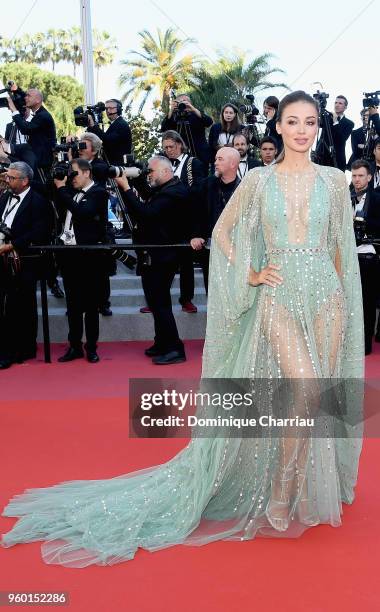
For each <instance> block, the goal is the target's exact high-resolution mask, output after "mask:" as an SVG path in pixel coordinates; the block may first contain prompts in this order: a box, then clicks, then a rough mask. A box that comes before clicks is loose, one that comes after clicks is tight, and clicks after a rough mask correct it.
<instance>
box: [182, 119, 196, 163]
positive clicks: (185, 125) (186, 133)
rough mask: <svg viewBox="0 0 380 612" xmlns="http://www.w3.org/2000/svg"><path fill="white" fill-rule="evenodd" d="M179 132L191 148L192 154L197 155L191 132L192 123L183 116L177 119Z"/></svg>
mask: <svg viewBox="0 0 380 612" xmlns="http://www.w3.org/2000/svg"><path fill="white" fill-rule="evenodd" d="M177 132H178V134H179V135H180V136H181V137H182V138H183V140H184V141H185V143H187V146H188V148H189V152H190V155H191V156H192V157H196V153H195V146H194V140H193V135H192V133H191V127H190V123H189V122H188V121H187V120H186V119H183V118H179V119H177Z"/></svg>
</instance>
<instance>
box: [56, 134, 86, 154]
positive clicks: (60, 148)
mask: <svg viewBox="0 0 380 612" xmlns="http://www.w3.org/2000/svg"><path fill="white" fill-rule="evenodd" d="M70 149H71V153H72V156H73V157H76V156H77V155H78V153H79V151H83V149H87V143H85V142H79V141H78V140H73V141H72V142H66V139H65V137H62V138H61V142H60V143H59V144H56V145H55V147H54V149H53V152H54V153H60V152H62V153H67V152H68V151H70Z"/></svg>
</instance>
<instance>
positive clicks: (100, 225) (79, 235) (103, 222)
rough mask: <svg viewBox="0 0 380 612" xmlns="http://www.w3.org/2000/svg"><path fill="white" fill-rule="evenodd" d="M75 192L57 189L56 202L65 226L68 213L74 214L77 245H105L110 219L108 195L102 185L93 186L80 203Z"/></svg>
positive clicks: (64, 188) (66, 188)
mask: <svg viewBox="0 0 380 612" xmlns="http://www.w3.org/2000/svg"><path fill="white" fill-rule="evenodd" d="M75 193H76V192H75V191H73V190H72V189H70V188H68V187H60V188H59V189H57V193H56V197H55V202H56V206H57V210H58V214H59V216H60V219H61V222H62V224H63V225H64V223H65V219H66V212H67V211H68V210H70V211H71V213H72V220H73V230H74V234H75V240H76V243H77V244H99V243H101V244H104V243H105V242H106V227H107V217H108V193H107V191H106V190H105V189H104V188H103V187H101V186H100V185H96V184H95V185H93V186H92V187H91V188H90V189H89V190H88V191H87V192H86V193H85V194H84V196H83V198H82V199H81V200H80V201H79V202H75V201H74V196H75Z"/></svg>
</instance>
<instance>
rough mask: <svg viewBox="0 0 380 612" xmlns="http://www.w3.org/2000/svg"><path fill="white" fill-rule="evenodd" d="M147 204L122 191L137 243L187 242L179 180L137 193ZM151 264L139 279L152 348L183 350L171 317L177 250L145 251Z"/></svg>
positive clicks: (185, 208) (183, 189) (184, 199)
mask: <svg viewBox="0 0 380 612" xmlns="http://www.w3.org/2000/svg"><path fill="white" fill-rule="evenodd" d="M139 191H140V193H144V192H145V193H144V196H147V197H146V203H142V202H140V201H139V199H138V198H137V196H136V195H135V193H134V192H133V191H132V189H129V190H128V191H126V192H123V199H124V202H125V204H126V206H127V210H128V213H131V215H132V218H133V219H135V220H136V221H137V224H138V233H137V236H136V242H140V243H145V244H162V245H164V244H171V243H172V244H175V243H182V242H185V240H186V234H187V229H186V228H187V226H188V223H189V212H188V211H189V192H188V189H187V188H186V187H185V186H184V185H183V184H182V183H181V181H180V180H179V178H178V177H174V178H173V179H171V180H170V181H168V182H167V183H164V184H163V185H161V186H160V187H158V188H154V189H150V190H149V189H148V190H143V189H141V190H139ZM147 255H148V256H149V257H150V260H151V262H150V265H141V280H142V284H143V289H144V293H145V297H146V300H147V303H148V306H149V307H150V309H151V310H152V314H153V318H154V328H155V345H156V347H157V348H158V349H159V350H160V351H161V352H162V353H163V354H165V353H168V352H170V351H177V350H178V351H183V344H182V342H181V340H180V339H179V336H178V330H177V325H176V322H175V319H174V316H173V311H172V302H171V296H170V287H171V284H172V282H173V278H174V275H175V273H176V271H177V268H178V262H179V257H180V255H179V253H178V249H174V248H166V249H165V248H160V249H151V250H149V249H147Z"/></svg>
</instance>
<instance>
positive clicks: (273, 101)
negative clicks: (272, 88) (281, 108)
mask: <svg viewBox="0 0 380 612" xmlns="http://www.w3.org/2000/svg"><path fill="white" fill-rule="evenodd" d="M279 103H280V100H279V99H278V98H277V97H276V96H268V97H267V98H265V100H264V104H266V105H267V106H270V107H271V108H274V109H275V110H277V109H278V105H279Z"/></svg>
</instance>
